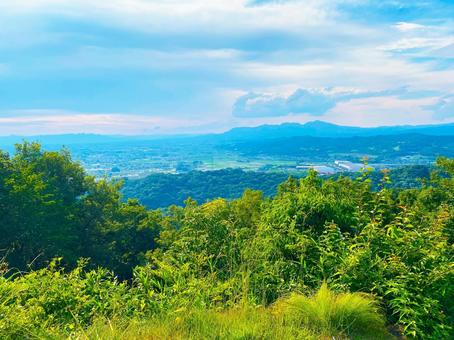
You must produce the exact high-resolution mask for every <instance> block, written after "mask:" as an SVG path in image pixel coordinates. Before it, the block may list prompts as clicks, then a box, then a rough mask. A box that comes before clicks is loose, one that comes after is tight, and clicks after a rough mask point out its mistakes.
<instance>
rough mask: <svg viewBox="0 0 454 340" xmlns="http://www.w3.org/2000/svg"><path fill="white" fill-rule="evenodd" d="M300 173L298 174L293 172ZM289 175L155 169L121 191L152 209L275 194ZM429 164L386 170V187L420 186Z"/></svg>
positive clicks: (376, 175)
mask: <svg viewBox="0 0 454 340" xmlns="http://www.w3.org/2000/svg"><path fill="white" fill-rule="evenodd" d="M292 176H293V177H296V176H297V177H302V176H304V174H303V173H301V174H292ZM339 176H350V177H352V178H356V177H358V176H359V175H358V174H356V173H345V174H341V175H339V174H337V175H333V176H331V178H334V179H336V178H338V177H339ZM288 177H289V174H288V173H285V172H272V173H269V172H258V171H244V170H241V169H223V170H216V171H190V172H187V173H182V174H164V173H157V174H153V175H150V176H147V177H146V178H143V179H137V180H125V183H124V186H123V188H122V193H123V195H124V197H125V198H137V199H138V200H139V202H140V203H141V204H143V205H145V206H146V207H148V208H151V209H157V208H165V207H168V206H170V205H180V206H181V205H183V204H184V201H185V200H186V199H187V198H188V197H191V198H192V199H194V200H195V201H197V202H198V203H206V202H207V201H210V200H213V199H216V198H219V197H222V198H225V199H235V198H240V197H241V196H242V195H243V192H244V190H246V189H253V190H260V191H261V192H262V193H263V195H264V196H265V197H272V196H274V195H276V194H277V188H278V186H279V184H280V183H282V182H284V181H285V180H286V179H287V178H288ZM369 177H370V180H371V185H372V189H374V190H377V189H378V188H379V186H380V182H381V180H382V177H383V176H382V173H381V172H380V171H374V172H371V173H370V176H369ZM429 177H430V167H429V166H427V165H408V166H404V167H400V168H397V169H393V170H391V171H390V172H389V178H390V182H389V183H387V184H386V186H387V187H389V188H395V189H410V188H419V187H420V186H421V179H425V180H427V179H429Z"/></svg>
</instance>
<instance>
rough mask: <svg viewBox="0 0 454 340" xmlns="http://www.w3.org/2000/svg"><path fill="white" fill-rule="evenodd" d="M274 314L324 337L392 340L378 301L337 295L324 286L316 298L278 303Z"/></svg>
mask: <svg viewBox="0 0 454 340" xmlns="http://www.w3.org/2000/svg"><path fill="white" fill-rule="evenodd" d="M274 309H275V313H276V314H278V315H283V317H284V318H286V319H288V320H291V323H292V324H297V325H300V326H301V327H304V328H307V329H310V330H312V331H314V332H316V333H318V334H320V335H322V336H328V337H336V338H338V337H348V338H353V339H389V338H390V336H389V334H388V333H387V331H386V328H385V319H384V317H383V316H382V314H381V313H380V310H379V307H378V305H377V303H376V302H375V300H374V299H373V298H372V297H371V296H369V295H366V294H362V293H341V294H335V293H334V292H332V291H331V290H329V289H328V287H327V285H326V283H323V284H322V286H321V287H320V289H319V290H318V291H317V292H316V293H315V294H314V295H313V296H309V297H308V296H304V295H300V294H292V295H291V296H289V297H287V298H285V299H282V300H280V301H278V302H277V303H276V304H275V306H274Z"/></svg>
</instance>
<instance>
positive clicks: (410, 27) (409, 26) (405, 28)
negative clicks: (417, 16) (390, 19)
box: [394, 21, 426, 32]
mask: <svg viewBox="0 0 454 340" xmlns="http://www.w3.org/2000/svg"><path fill="white" fill-rule="evenodd" d="M394 27H395V28H397V29H398V30H399V31H401V32H410V31H415V30H423V29H426V26H424V25H420V24H415V23H413V22H404V21H402V22H398V23H397V24H395V25H394Z"/></svg>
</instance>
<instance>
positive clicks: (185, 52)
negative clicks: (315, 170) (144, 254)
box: [0, 0, 454, 136]
mask: <svg viewBox="0 0 454 340" xmlns="http://www.w3.org/2000/svg"><path fill="white" fill-rule="evenodd" d="M453 17H454V3H452V2H451V1H446V0H429V1H414V2H411V3H409V2H408V1H403V0H397V1H395V0H393V1H390V0H386V1H381V2H379V3H375V2H371V1H367V0H334V1H327V0H322V1H302V0H233V1H232V0H229V1H226V0H213V1H211V2H209V3H206V2H205V1H202V0H192V1H190V2H187V3H179V2H177V1H173V0H166V1H155V0H117V1H114V2H109V3H106V2H103V1H100V0H95V1H87V0H59V1H56V0H16V1H15V2H14V3H3V4H1V3H0V20H2V22H3V27H4V29H3V31H2V32H1V33H0V37H1V38H2V39H1V42H0V55H1V57H0V93H1V94H2V97H1V98H2V100H1V101H0V136H10V135H20V136H33V135H55V134H80V133H85V134H102V135H128V136H132V135H148V136H149V135H163V136H164V135H181V134H189V135H200V134H206V133H222V132H225V131H228V130H230V129H232V128H235V127H254V126H260V125H264V124H268V125H276V124H281V123H286V122H289V123H306V122H311V121H314V120H323V121H325V122H329V123H333V124H338V125H342V126H358V127H377V126H397V125H431V124H445V123H453V122H454V83H453V82H452V79H454V20H453V19H452V18H453Z"/></svg>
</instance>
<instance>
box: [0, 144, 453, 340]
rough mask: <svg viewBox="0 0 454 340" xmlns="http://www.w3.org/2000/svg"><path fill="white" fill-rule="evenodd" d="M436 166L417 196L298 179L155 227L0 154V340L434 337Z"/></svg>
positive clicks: (89, 188)
mask: <svg viewBox="0 0 454 340" xmlns="http://www.w3.org/2000/svg"><path fill="white" fill-rule="evenodd" d="M437 165H438V168H437V169H436V171H434V173H433V174H432V176H431V179H430V181H428V182H427V183H423V184H422V187H421V188H418V189H408V190H399V191H396V190H394V189H391V188H387V182H388V180H389V177H388V174H387V173H386V172H385V173H384V174H383V178H382V182H381V187H380V188H378V190H372V188H371V181H370V179H369V178H368V177H369V174H368V173H367V172H365V173H364V174H363V175H362V176H360V177H359V178H356V179H351V178H347V177H341V178H337V179H328V180H323V179H321V178H319V177H317V175H316V174H315V173H314V172H310V173H309V174H308V176H307V177H305V178H303V179H299V180H297V179H292V178H290V179H288V180H287V181H285V182H284V183H282V184H281V185H280V186H279V190H278V193H277V195H276V196H275V197H273V198H265V197H264V196H263V194H262V193H261V192H258V191H251V190H246V191H245V193H244V194H243V196H242V197H241V198H239V199H236V200H232V201H228V200H225V199H216V200H213V201H210V202H207V203H204V204H202V205H199V204H197V203H196V202H195V201H193V200H187V201H186V205H185V206H184V207H176V206H174V207H171V208H169V209H167V210H166V213H165V214H164V213H163V212H161V211H154V210H147V209H146V208H144V207H143V206H141V205H140V204H139V203H138V202H137V201H135V200H129V201H127V202H123V201H122V199H121V195H120V193H119V185H118V184H116V183H110V182H107V181H105V180H99V181H95V180H94V178H92V177H90V176H87V175H86V174H85V172H84V171H83V169H82V168H81V167H80V166H79V165H78V164H76V163H74V162H72V161H71V158H70V155H69V154H68V152H66V151H61V152H45V151H42V150H41V149H40V147H39V145H36V144H23V145H19V146H18V149H17V152H16V153H15V155H14V156H13V157H11V156H9V155H7V154H5V153H1V154H0V233H1V235H2V236H3V237H2V238H1V239H0V249H1V250H2V251H4V252H5V253H4V255H3V256H4V261H3V262H4V263H3V264H2V266H1V271H2V276H1V278H0V316H1V317H0V338H36V337H38V338H40V337H57V338H58V337H66V336H70V335H72V336H74V337H85V338H109V337H110V338H127V337H130V338H144V337H149V338H165V337H168V336H173V337H175V338H216V337H218V338H269V339H273V338H278V337H279V338H281V337H284V338H326V337H330V336H334V337H336V338H356V339H367V338H373V339H376V338H380V337H383V338H389V337H390V336H391V335H390V333H386V332H391V331H392V332H396V333H400V332H402V333H404V334H406V335H407V336H409V337H416V338H422V339H449V338H451V337H452V336H453V318H454V304H453V302H452V301H454V285H453V279H454V268H453V240H454V160H448V159H443V158H441V159H439V161H438V162H437ZM56 257H57V258H58V259H54V260H52V259H53V258H56ZM80 258H89V260H81V259H80ZM124 279H127V280H125V281H123V280H124ZM324 282H325V283H326V284H324ZM327 287H330V288H329V289H328V288H327ZM382 315H383V316H382ZM385 324H386V325H387V330H386V329H385V328H384V327H385Z"/></svg>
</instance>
